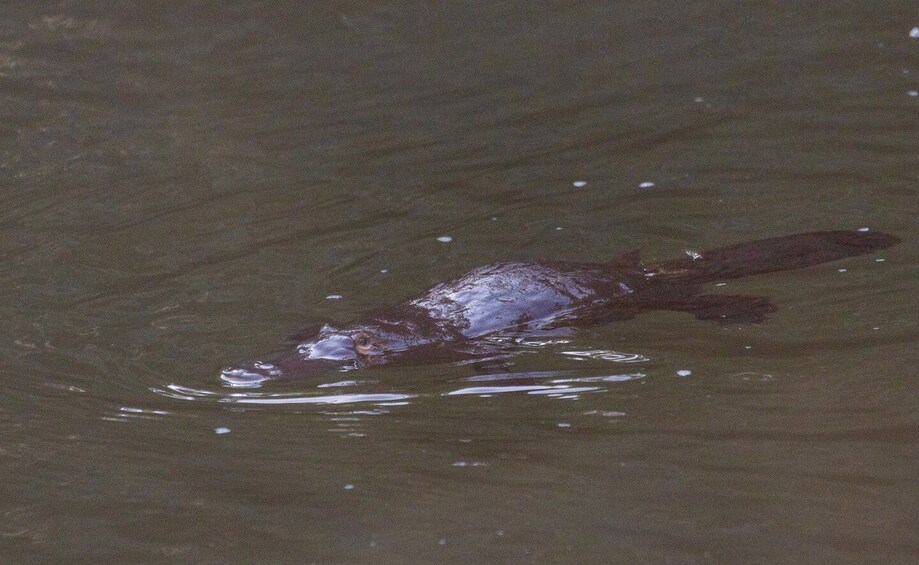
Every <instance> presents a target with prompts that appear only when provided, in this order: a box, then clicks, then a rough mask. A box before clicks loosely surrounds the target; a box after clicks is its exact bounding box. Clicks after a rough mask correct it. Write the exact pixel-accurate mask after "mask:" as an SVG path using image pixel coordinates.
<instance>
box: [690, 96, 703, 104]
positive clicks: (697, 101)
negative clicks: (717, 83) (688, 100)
mask: <svg viewBox="0 0 919 565" xmlns="http://www.w3.org/2000/svg"><path fill="white" fill-rule="evenodd" d="M692 101H693V102H695V103H696V104H701V103H703V102H705V99H704V98H702V97H701V96H696V97H695V98H693V99H692Z"/></svg>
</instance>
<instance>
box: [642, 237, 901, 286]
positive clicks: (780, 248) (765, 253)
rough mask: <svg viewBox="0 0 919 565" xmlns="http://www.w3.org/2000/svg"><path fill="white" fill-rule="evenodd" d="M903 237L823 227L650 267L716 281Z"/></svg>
mask: <svg viewBox="0 0 919 565" xmlns="http://www.w3.org/2000/svg"><path fill="white" fill-rule="evenodd" d="M899 242H900V238H898V237H896V236H893V235H890V234H887V233H882V232H871V231H822V232H811V233H801V234H796V235H788V236H785V237H774V238H771V239H762V240H759V241H752V242H749V243H741V244H738V245H729V246H727V247H719V248H717V249H712V250H710V251H705V252H703V253H700V254H690V256H688V257H685V258H680V259H674V260H672V261H664V262H661V263H656V264H653V265H649V266H648V267H649V268H650V269H651V270H653V271H657V272H659V274H660V276H662V277H663V278H670V277H673V278H678V279H680V280H684V281H691V282H699V283H702V282H712V281H717V280H724V279H736V278H739V277H748V276H750V275H759V274H762V273H772V272H775V271H788V270H791V269H800V268H802V267H809V266H811V265H819V264H820V263H826V262H829V261H836V260H837V259H844V258H846V257H854V256H856V255H865V254H868V253H873V252H875V251H878V250H880V249H887V248H888V247H891V246H893V245H896V244H897V243H899Z"/></svg>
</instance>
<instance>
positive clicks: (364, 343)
mask: <svg viewBox="0 0 919 565" xmlns="http://www.w3.org/2000/svg"><path fill="white" fill-rule="evenodd" d="M351 339H352V340H353V341H354V350H355V351H357V352H358V353H359V354H360V355H379V354H381V353H383V344H381V343H380V342H379V341H378V340H376V339H375V338H374V337H373V336H371V335H370V334H368V333H366V332H358V333H356V334H354V335H353V336H352V337H351Z"/></svg>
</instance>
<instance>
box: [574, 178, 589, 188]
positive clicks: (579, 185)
mask: <svg viewBox="0 0 919 565" xmlns="http://www.w3.org/2000/svg"><path fill="white" fill-rule="evenodd" d="M571 184H573V185H574V186H576V187H577V188H582V187H585V186H587V181H584V180H576V181H574V182H573V183H571Z"/></svg>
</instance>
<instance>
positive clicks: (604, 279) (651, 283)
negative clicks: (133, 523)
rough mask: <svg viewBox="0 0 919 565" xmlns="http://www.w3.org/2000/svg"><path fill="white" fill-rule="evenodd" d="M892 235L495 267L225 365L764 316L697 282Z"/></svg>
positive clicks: (265, 368) (859, 249) (799, 261)
mask: <svg viewBox="0 0 919 565" xmlns="http://www.w3.org/2000/svg"><path fill="white" fill-rule="evenodd" d="M898 242H899V239H898V238H897V237H896V236H893V235H890V234H886V233H881V232H868V231H825V232H811V233H802V234H797V235H790V236H785V237H776V238H772V239H764V240H760V241H754V242H750V243H742V244H738V245H731V246H728V247H721V248H718V249H712V250H710V251H705V252H703V253H697V254H692V255H690V256H687V257H682V258H679V259H674V260H671V261H663V262H658V263H651V264H648V265H645V264H643V263H642V262H641V261H640V260H639V258H638V253H637V252H632V253H628V254H626V255H623V256H622V257H619V258H618V259H614V260H612V261H610V262H608V263H570V262H561V261H535V262H507V263H496V264H493V265H487V266H484V267H479V268H477V269H473V270H472V271H470V272H468V273H466V274H465V275H463V276H461V277H459V278H456V279H453V280H450V281H447V282H444V283H441V284H438V285H436V286H434V287H433V288H431V289H430V290H428V291H427V292H425V293H423V294H421V295H420V296H418V297H416V298H413V299H410V300H407V301H405V302H402V303H399V304H396V305H394V306H391V307H388V308H384V309H382V310H379V311H377V312H373V313H370V314H369V315H367V316H366V317H364V318H362V319H360V320H357V321H355V322H353V323H350V324H348V325H345V326H343V327H341V328H332V327H329V326H325V327H323V328H322V329H321V330H319V331H318V333H316V334H315V335H312V336H300V337H302V338H303V341H302V342H301V343H299V345H297V346H296V348H295V349H294V350H293V351H290V352H288V353H286V354H283V355H281V356H279V357H276V358H274V359H270V360H265V361H255V362H251V363H246V364H244V365H238V366H233V367H228V368H225V369H224V370H223V371H222V372H221V378H222V379H223V380H224V381H225V382H226V383H227V384H229V385H232V386H258V385H259V384H260V383H261V382H262V381H265V380H267V379H276V378H298V377H307V376H310V375H317V374H322V373H326V372H328V371H329V370H335V369H338V370H347V369H352V368H364V367H367V366H371V365H386V364H393V363H403V364H421V363H433V362H438V361H442V360H444V359H464V358H475V356H476V355H477V351H478V354H481V353H480V351H481V350H480V349H479V348H478V346H479V345H481V344H484V342H485V340H484V339H483V338H487V337H489V336H493V335H496V334H503V335H506V334H513V335H518V336H526V335H527V334H528V333H538V332H539V333H541V332H545V331H547V330H553V329H560V328H576V327H579V326H587V325H593V324H602V323H608V322H612V321H616V320H628V319H631V318H633V317H634V316H636V315H637V314H640V313H642V312H647V311H650V310H675V311H680V312H687V313H690V314H693V315H694V316H695V317H696V318H698V319H700V320H712V321H715V322H718V323H722V324H724V323H756V322H762V321H763V320H764V319H765V317H766V315H767V314H769V313H771V312H774V311H775V310H776V307H775V305H774V304H773V303H772V301H771V300H769V298H766V297H762V296H747V295H732V294H703V293H702V292H701V288H700V287H701V285H702V284H704V283H710V282H715V281H722V280H726V279H734V278H738V277H746V276H750V275H758V274H761V273H770V272H775V271H786V270H791V269H800V268H803V267H808V266H811V265H818V264H820V263H826V262H828V261H835V260H838V259H843V258H846V257H853V256H856V255H864V254H867V253H872V252H874V251H877V250H880V249H886V248H888V247H891V246H892V245H895V244H896V243H898Z"/></svg>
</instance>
